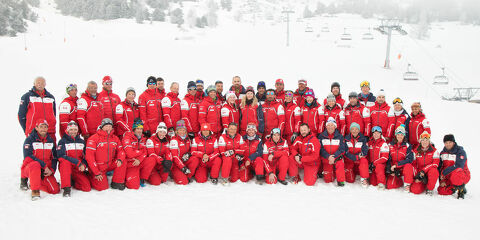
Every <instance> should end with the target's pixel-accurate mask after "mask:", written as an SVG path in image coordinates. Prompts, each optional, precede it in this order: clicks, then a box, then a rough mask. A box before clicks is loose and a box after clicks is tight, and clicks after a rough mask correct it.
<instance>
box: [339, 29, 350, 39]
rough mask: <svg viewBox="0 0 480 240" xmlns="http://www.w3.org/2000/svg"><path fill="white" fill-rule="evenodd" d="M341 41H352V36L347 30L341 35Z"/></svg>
mask: <svg viewBox="0 0 480 240" xmlns="http://www.w3.org/2000/svg"><path fill="white" fill-rule="evenodd" d="M340 40H347V41H348V40H352V34H350V33H347V29H346V28H344V30H343V34H342V35H340Z"/></svg>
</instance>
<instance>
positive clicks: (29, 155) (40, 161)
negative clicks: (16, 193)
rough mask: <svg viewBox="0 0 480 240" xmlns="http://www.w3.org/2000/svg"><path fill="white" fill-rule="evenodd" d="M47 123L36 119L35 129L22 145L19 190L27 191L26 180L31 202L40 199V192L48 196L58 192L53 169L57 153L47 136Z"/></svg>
mask: <svg viewBox="0 0 480 240" xmlns="http://www.w3.org/2000/svg"><path fill="white" fill-rule="evenodd" d="M48 127H49V126H48V123H47V121H46V120H45V119H37V121H36V124H35V128H34V129H33V130H32V131H31V132H30V134H29V135H28V137H27V139H25V142H24V143H23V157H24V160H23V164H22V168H21V171H22V172H21V179H20V189H22V190H24V191H26V190H28V179H30V188H31V189H32V201H35V200H38V199H40V190H42V191H45V192H48V193H50V194H57V193H59V192H60V188H59V186H58V183H57V180H56V179H55V176H54V174H55V169H56V168H57V152H56V148H55V142H54V140H53V139H52V138H51V137H50V135H48V134H47V132H48Z"/></svg>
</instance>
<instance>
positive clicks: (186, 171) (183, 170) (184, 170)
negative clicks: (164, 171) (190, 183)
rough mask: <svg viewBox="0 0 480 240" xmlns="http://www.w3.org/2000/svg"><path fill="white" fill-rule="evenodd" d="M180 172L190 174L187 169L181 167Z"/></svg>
mask: <svg viewBox="0 0 480 240" xmlns="http://www.w3.org/2000/svg"><path fill="white" fill-rule="evenodd" d="M182 172H183V173H185V174H190V169H188V168H187V167H183V168H182Z"/></svg>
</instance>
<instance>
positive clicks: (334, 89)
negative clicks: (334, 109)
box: [323, 82, 345, 109]
mask: <svg viewBox="0 0 480 240" xmlns="http://www.w3.org/2000/svg"><path fill="white" fill-rule="evenodd" d="M330 92H331V93H332V95H333V96H334V98H335V103H336V104H337V105H338V107H340V109H343V108H344V107H345V100H344V99H343V98H342V94H341V93H340V83H338V82H334V83H332V85H331V86H330ZM327 102H328V96H327V98H325V99H324V100H323V105H324V106H326V105H327Z"/></svg>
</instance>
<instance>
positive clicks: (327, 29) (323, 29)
mask: <svg viewBox="0 0 480 240" xmlns="http://www.w3.org/2000/svg"><path fill="white" fill-rule="evenodd" d="M321 31H322V32H330V29H329V28H328V27H327V26H325V27H322V30H321Z"/></svg>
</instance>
